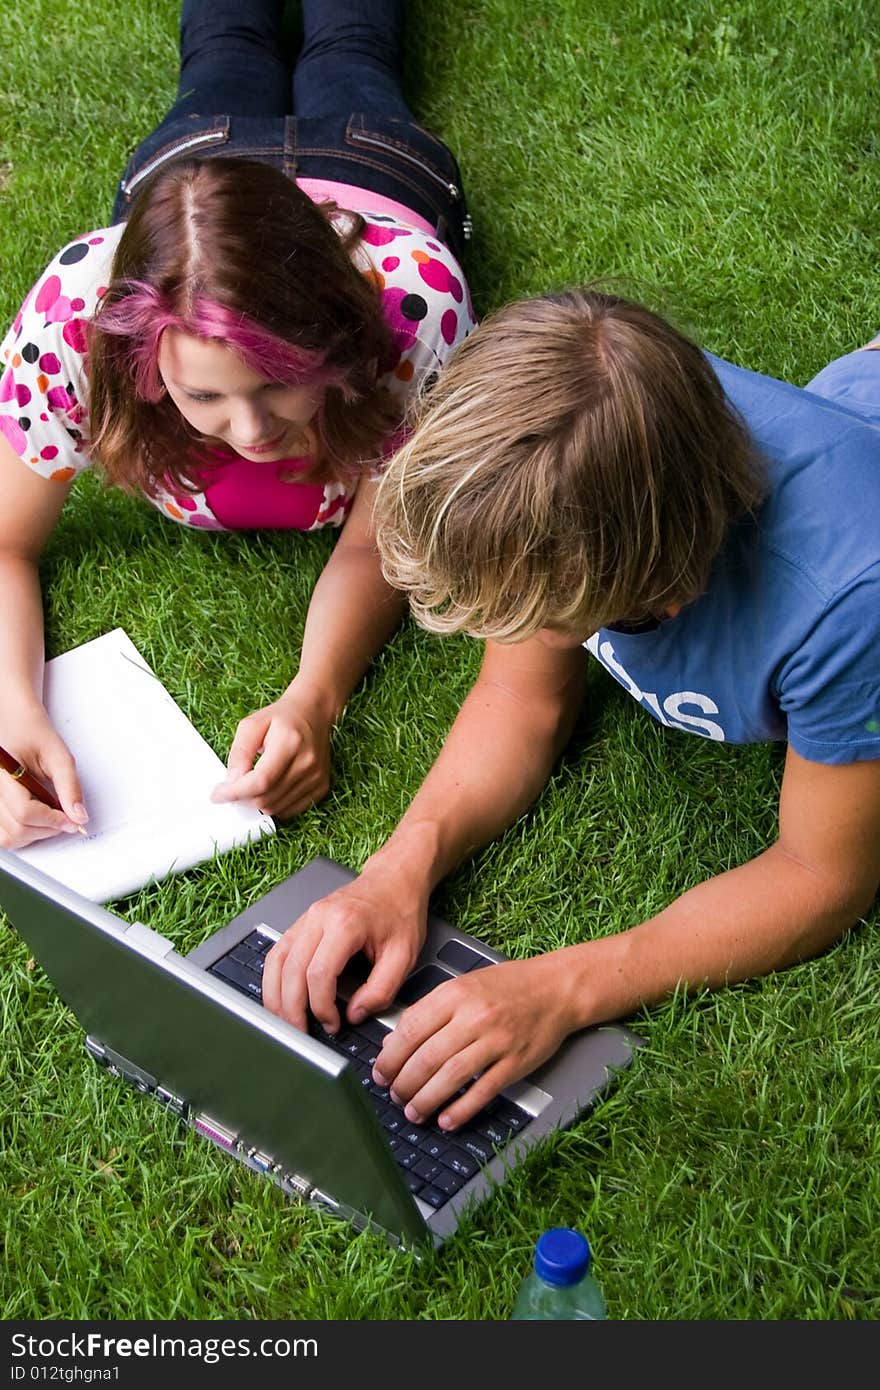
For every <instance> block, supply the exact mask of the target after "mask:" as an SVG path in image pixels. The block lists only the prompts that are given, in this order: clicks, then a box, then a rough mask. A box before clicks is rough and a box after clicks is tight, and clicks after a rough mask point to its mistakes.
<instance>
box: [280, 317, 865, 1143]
mask: <svg viewBox="0 0 880 1390" xmlns="http://www.w3.org/2000/svg"><path fill="white" fill-rule="evenodd" d="M877 346H880V340H878V342H877V343H875V344H872V347H877ZM377 506H378V513H379V517H380V522H379V528H378V541H379V548H380V550H381V552H382V556H383V560H384V567H385V574H386V576H387V577H388V579H389V580H390V581H391V582H392V583H393V584H395V585H396V586H398V587H400V588H402V589H404V590H406V591H408V593H409V596H410V603H411V606H412V609H413V612H414V613H415V616H416V618H417V619H418V620H419V621H420V622H421V623H422V624H423V626H425V627H426V628H428V629H429V630H430V631H433V632H438V633H450V632H467V633H470V634H471V635H473V636H475V637H482V638H485V639H486V648H485V655H484V659H483V665H482V668H481V671H480V675H479V677H478V679H477V681H476V684H475V686H474V688H473V690H472V691H471V692H470V694H469V695H468V697H467V699H466V700H465V702H464V705H463V706H462V709H461V711H460V712H459V714H458V716H457V718H456V720H455V723H454V725H453V727H452V730H451V732H450V734H449V736H448V738H447V740H446V743H445V745H444V748H443V750H442V752H441V753H440V756H439V757H438V759H437V761H436V763H435V765H434V767H433V768H432V769H431V771H430V773H429V774H428V776H427V778H426V780H425V782H424V783H423V785H422V787H421V789H420V790H419V792H418V794H417V795H416V797H415V799H414V801H413V803H412V805H411V806H410V807H409V809H408V810H407V812H406V814H405V815H404V817H403V819H402V820H401V822H400V824H399V825H398V827H397V829H396V830H395V831H394V833H393V834H392V835H391V837H390V839H389V840H388V842H387V843H386V844H385V845H384V846H383V847H382V848H380V849H379V850H378V851H377V853H375V854H374V855H373V856H372V857H371V858H370V859H369V860H368V861H367V863H366V864H365V866H364V868H363V871H362V873H361V875H360V877H359V878H358V879H357V880H355V881H354V882H353V883H352V884H351V885H349V886H346V887H345V888H342V889H341V890H339V891H338V892H336V893H334V894H332V895H330V896H329V897H327V898H325V899H324V900H323V901H322V902H321V903H318V904H316V905H315V906H314V907H312V908H311V909H310V911H309V912H308V913H307V914H306V915H305V916H304V917H302V918H301V919H300V920H299V921H298V922H297V923H295V924H294V926H293V927H292V928H291V929H290V931H288V932H287V933H286V935H285V936H284V937H283V938H282V939H281V941H280V942H279V944H278V945H277V946H276V947H275V948H274V949H273V951H272V952H271V953H270V955H269V957H268V961H267V964H266V968H265V974H264V980H263V997H264V1000H265V1002H266V1003H267V1005H268V1006H269V1007H270V1008H271V1009H273V1010H275V1011H276V1012H279V1013H281V1014H283V1015H284V1016H285V1017H287V1018H288V1019H290V1020H292V1021H293V1022H294V1023H296V1024H299V1025H300V1026H302V1025H303V1024H304V1022H305V1010H306V1006H307V1005H310V1006H311V1008H312V1010H313V1011H314V1013H315V1014H316V1015H317V1017H318V1019H319V1020H320V1021H321V1022H322V1023H323V1024H324V1026H325V1027H326V1028H330V1029H335V1028H336V1027H338V1025H339V1017H338V1013H337V1009H336V1006H335V1002H334V994H335V990H334V985H335V981H336V978H337V976H338V975H339V972H340V970H341V969H342V968H343V966H344V964H345V962H346V961H347V960H348V958H349V957H350V956H352V955H353V954H354V953H355V952H356V951H359V950H361V951H364V952H365V953H366V955H367V956H368V957H369V958H370V960H371V961H372V962H373V968H372V971H371V973H370V975H369V977H368V979H367V980H366V982H365V983H364V984H363V985H362V986H361V988H360V989H359V990H358V991H357V992H356V993H355V994H354V995H353V997H352V999H351V1001H350V1003H349V1005H348V1017H349V1019H350V1020H351V1021H352V1022H353V1023H356V1022H358V1021H360V1020H361V1019H362V1018H363V1017H364V1016H365V1015H366V1014H369V1013H372V1012H375V1011H376V1010H378V1009H380V1008H382V1007H383V1006H384V1005H386V1004H387V1003H388V1002H389V1001H390V1000H391V998H392V997H393V995H394V994H395V991H396V989H397V987H398V986H399V984H400V981H401V979H402V978H403V977H404V975H405V974H406V973H407V971H408V970H409V969H410V968H411V967H412V964H413V962H414V960H415V958H416V954H417V952H418V950H419V947H420V945H421V943H422V940H423V938H424V933H425V915H426V909H427V904H428V896H429V894H430V892H431V890H432V889H433V888H434V886H435V885H436V884H437V882H438V881H439V880H440V879H441V878H442V876H443V875H444V874H446V873H448V872H449V871H450V870H451V869H452V868H453V867H454V866H455V865H456V864H458V863H459V861H460V860H461V859H462V858H463V857H464V856H465V855H467V854H469V853H471V852H472V851H473V850H474V849H475V848H476V847H477V846H479V845H482V844H484V843H485V842H486V841H488V840H490V839H491V838H493V837H494V836H496V835H498V834H500V832H501V831H502V830H504V829H505V828H506V827H507V826H509V825H510V824H511V823H512V822H513V821H514V820H515V819H516V818H517V817H518V816H520V815H521V814H522V812H523V811H524V810H525V809H526V807H527V806H528V805H529V804H530V802H531V801H532V800H533V799H534V798H535V796H537V794H538V792H539V791H540V790H541V788H542V787H543V785H544V783H545V781H546V779H547V776H548V774H549V772H550V770H551V768H552V766H553V764H554V762H555V760H556V758H557V757H558V755H559V753H560V751H561V750H562V748H563V747H564V745H565V743H566V740H567V739H568V737H569V734H570V731H571V729H572V726H573V724H574V721H575V719H576V718H577V715H578V713H579V711H580V708H581V703H582V699H583V691H584V666H585V662H586V652H585V650H584V649H585V648H586V649H587V650H588V651H589V652H590V653H592V655H593V656H594V657H596V658H597V659H598V660H599V661H600V662H601V664H602V665H603V666H605V667H606V669H607V670H608V671H609V672H610V673H611V675H612V676H614V677H615V679H616V680H618V681H619V682H620V683H621V684H622V685H623V686H624V688H625V689H626V690H627V691H628V692H629V693H630V694H631V695H632V696H633V697H634V698H635V699H636V700H638V701H639V702H640V703H641V704H642V705H643V706H644V707H645V709H646V710H647V711H648V712H649V713H650V714H651V715H653V717H654V718H655V719H658V720H659V721H660V722H661V723H663V724H665V725H666V726H668V727H670V728H674V729H680V730H681V731H682V732H684V733H690V734H697V735H699V736H701V737H703V738H709V739H714V740H718V741H727V742H733V743H752V742H759V741H763V740H778V741H781V742H786V743H787V753H786V762H785V771H784V775H783V780H782V789H781V795H780V800H779V823H778V824H779V830H778V836H777V838H776V840H775V841H774V843H773V844H772V845H769V846H768V847H767V849H766V850H764V852H763V853H761V854H759V855H758V856H757V857H756V858H754V859H752V860H751V861H749V862H748V863H745V864H742V865H740V866H739V867H737V868H734V869H732V870H730V871H729V872H726V873H723V874H719V875H718V876H717V877H715V878H712V879H711V880H709V881H707V882H704V883H697V884H695V885H694V886H693V887H691V888H690V889H689V890H688V891H687V892H685V893H684V894H683V895H682V896H681V897H679V898H678V899H677V900H676V901H674V902H672V903H670V904H669V905H668V906H667V907H665V908H664V909H663V911H661V912H660V913H658V914H657V915H656V916H654V917H652V918H650V919H649V920H647V921H643V922H639V923H636V924H634V925H633V926H632V927H630V928H629V929H628V930H626V931H624V932H621V933H619V934H617V935H614V936H610V937H605V938H602V939H597V940H592V941H585V942H583V943H582V944H579V945H575V946H568V947H566V948H564V949H562V950H557V951H552V952H549V953H547V954H544V955H539V956H536V957H533V958H531V959H528V960H520V961H511V962H509V963H505V964H502V965H498V966H495V967H493V968H491V969H489V970H478V971H474V972H473V973H472V974H470V975H464V976H461V977H459V978H457V979H456V980H454V981H450V982H447V983H445V984H442V985H441V986H439V988H437V989H435V990H434V991H433V992H432V993H431V994H429V995H428V996H426V997H425V998H423V999H421V1000H420V1001H419V1002H418V1003H416V1004H414V1005H413V1006H412V1007H411V1008H409V1009H407V1010H406V1012H405V1013H404V1015H403V1017H402V1019H401V1021H400V1023H399V1025H398V1027H397V1028H396V1029H395V1031H394V1032H393V1033H392V1034H390V1035H389V1036H388V1038H387V1039H386V1041H385V1043H384V1045H383V1048H382V1051H381V1053H380V1055H379V1058H378V1061H377V1063H376V1067H375V1072H374V1076H375V1079H376V1081H377V1082H378V1083H379V1084H380V1085H390V1086H391V1088H392V1089H393V1093H394V1095H395V1096H396V1097H397V1098H398V1099H399V1100H400V1101H402V1102H404V1103H405V1105H406V1114H407V1116H408V1118H409V1119H411V1120H413V1121H419V1120H424V1119H426V1118H427V1117H428V1116H431V1115H433V1114H434V1113H435V1112H438V1111H439V1115H438V1119H439V1123H440V1124H441V1125H442V1126H445V1127H447V1128H454V1127H455V1126H457V1125H460V1124H462V1123H463V1122H464V1121H466V1120H468V1119H469V1118H470V1117H471V1116H472V1115H473V1114H474V1113H475V1112H476V1111H477V1110H478V1109H480V1108H481V1107H482V1106H483V1105H484V1104H485V1103H486V1102H487V1101H488V1100H489V1098H490V1097H491V1096H492V1095H493V1094H494V1093H495V1092H497V1091H498V1090H499V1089H500V1088H501V1087H503V1086H505V1085H507V1084H509V1083H510V1082H511V1081H513V1080H514V1079H516V1078H518V1077H521V1076H523V1075H525V1074H526V1073H528V1072H530V1071H531V1070H533V1069H534V1068H535V1067H536V1066H538V1065H539V1064H540V1063H541V1062H542V1061H544V1060H545V1059H546V1058H547V1057H548V1056H550V1055H551V1054H552V1053H553V1052H554V1051H555V1050H556V1049H557V1048H558V1046H559V1045H560V1043H561V1042H562V1041H563V1039H564V1038H565V1037H566V1036H568V1034H570V1033H572V1032H574V1031H575V1030H577V1029H580V1028H584V1027H587V1026H588V1025H591V1024H598V1023H602V1022H603V1021H606V1020H610V1019H616V1018H620V1017H623V1016H626V1015H629V1014H631V1013H632V1012H633V1011H634V1010H636V1009H638V1008H639V1007H640V1006H641V1005H645V1004H651V1003H653V1002H656V1001H659V1000H660V999H662V998H664V997H665V996H667V995H669V994H670V993H671V992H673V991H674V990H676V989H677V988H679V987H685V988H688V987H692V988H698V987H702V986H710V987H714V986H721V985H724V984H726V983H730V982H734V981H738V980H743V979H746V978H747V977H750V976H753V975H759V974H762V973H764V972H767V971H771V970H774V969H777V968H780V967H783V966H786V965H788V964H791V963H793V962H795V961H799V960H803V959H804V958H806V957H809V956H811V955H813V954H815V953H816V952H819V951H821V950H823V949H824V948H825V947H827V946H829V945H830V944H831V943H832V942H833V941H835V940H836V939H837V938H838V937H840V936H841V935H842V934H843V933H844V932H845V931H846V929H847V928H848V927H850V926H852V925H853V924H854V923H855V922H856V920H857V919H858V918H859V917H860V916H862V915H863V914H864V913H865V912H866V911H867V910H868V908H869V906H870V904H871V900H872V898H873V896H874V893H875V891H876V889H877V884H878V880H880V351H869V350H867V351H866V350H863V351H856V352H852V353H850V354H849V355H848V356H846V357H843V358H840V359H838V360H837V361H835V362H833V363H832V364H831V365H830V366H828V367H826V368H825V369H824V370H823V371H822V372H820V374H819V375H818V377H816V379H815V380H814V381H812V382H811V383H810V385H809V387H807V388H806V389H803V390H802V389H799V388H798V387H796V386H792V385H789V384H787V383H785V382H782V381H776V380H773V379H772V378H769V377H764V376H759V375H758V374H757V373H755V372H749V371H744V370H742V369H741V368H739V367H735V366H732V365H731V364H730V363H728V362H724V361H721V360H719V359H718V358H715V357H712V356H709V355H707V354H704V353H703V352H701V351H700V350H699V349H698V348H697V347H696V346H695V345H694V344H693V343H691V342H690V341H688V340H687V339H686V338H685V337H683V336H682V335H681V334H680V333H678V332H677V331H676V330H675V329H673V328H672V327H670V326H669V325H668V324H667V323H666V322H664V321H663V320H662V319H661V318H659V317H657V316H656V315H655V314H653V313H651V312H649V311H648V310H647V309H645V308H642V307H640V306H638V305H635V304H631V303H628V302H625V301H623V300H620V299H616V298H611V297H607V296H604V295H602V294H598V293H593V292H590V291H573V292H570V293H565V294H560V295H558V296H552V297H547V298H540V299H536V300H533V301H530V302H525V303H519V304H513V305H511V306H510V307H508V308H506V309H504V310H502V311H501V312H499V313H497V314H495V315H494V316H493V317H492V318H490V319H488V320H486V321H485V322H484V323H483V324H482V325H481V327H480V328H478V329H477V330H476V332H475V333H474V334H473V335H472V336H471V337H470V338H469V339H468V341H467V342H466V343H465V344H464V345H463V346H462V348H461V349H460V350H459V351H458V353H457V354H456V357H455V360H454V361H453V362H452V363H451V364H450V366H449V367H448V368H447V370H446V371H445V372H444V374H443V375H442V377H441V378H440V381H439V383H438V384H437V386H436V387H435V388H434V389H433V391H432V392H431V393H430V395H429V397H428V399H427V403H426V409H425V411H424V414H423V416H422V418H421V419H420V421H419V423H418V426H417V428H416V430H415V433H414V435H413V437H412V438H411V439H410V441H409V442H408V443H407V444H406V446H405V447H404V448H403V449H402V450H401V451H400V452H399V453H398V454H397V456H396V457H395V459H394V460H393V462H392V463H391V465H390V466H389V469H388V471H387V472H386V474H385V475H384V478H383V480H382V483H381V485H380V489H379V497H378V503H377ZM473 1078H476V1079H473ZM468 1083H472V1084H468ZM463 1086H464V1087H466V1088H467V1089H466V1090H465V1092H464V1094H463V1095H461V1096H460V1097H456V1093H457V1092H458V1091H459V1090H460V1088H462V1087H463ZM451 1098H454V1099H452V1100H451V1103H450V1099H451Z"/></svg>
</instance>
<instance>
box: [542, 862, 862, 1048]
mask: <svg viewBox="0 0 880 1390" xmlns="http://www.w3.org/2000/svg"><path fill="white" fill-rule="evenodd" d="M860 910H861V909H860V907H859V906H858V905H857V904H855V902H850V901H848V900H847V899H846V898H841V897H840V896H839V895H838V894H836V893H835V892H834V890H833V887H832V886H831V885H829V884H828V883H827V882H823V881H821V880H817V878H816V876H815V875H814V874H813V873H811V872H810V871H809V870H808V869H806V868H805V867H804V866H803V865H802V864H799V863H797V862H795V861H793V860H791V859H788V858H787V857H786V855H785V854H784V853H783V851H782V850H781V848H780V846H779V845H778V844H777V845H774V846H772V847H771V848H770V849H768V850H766V851H765V852H764V853H763V854H760V855H758V857H757V858H756V859H752V860H750V861H749V863H747V864H743V865H741V866H740V867H739V868H736V869H731V870H729V871H728V872H727V873H724V874H719V875H718V877H717V878H712V879H708V880H706V882H704V883H700V884H697V885H696V886H695V887H694V888H691V889H689V890H688V891H687V892H686V893H684V894H682V896H681V897H680V898H677V899H676V900H675V902H673V903H670V905H669V907H667V908H664V910H663V911H662V912H659V913H658V914H657V916H656V917H652V918H650V919H649V920H648V921H646V922H642V923H640V925H638V926H636V927H631V928H630V929H629V930H628V931H625V932H620V933H618V934H617V935H615V936H609V937H603V938H600V939H597V940H594V941H590V942H586V943H584V944H583V945H578V946H570V947H566V948H565V949H564V950H563V951H560V952H557V953H555V954H556V955H558V956H559V957H560V961H559V970H560V980H563V979H567V980H569V981H570V982H571V990H572V994H573V1007H574V1013H575V1016H576V1018H577V1026H578V1027H586V1026H588V1025H590V1024H595V1023H602V1022H606V1021H607V1020H609V1019H613V1018H625V1017H627V1016H628V1015H630V1014H632V1013H633V1012H634V1011H635V1010H636V1009H638V1008H640V1007H641V1006H642V1005H647V1004H654V1003H657V1002H659V1001H660V1000H661V999H665V998H667V997H668V996H669V995H671V994H672V993H673V992H674V991H675V989H676V988H678V987H681V988H683V989H685V990H693V989H698V988H700V987H703V986H705V987H708V988H717V987H720V986H723V985H726V984H734V983H735V982H737V981H739V980H746V979H750V978H752V977H753V976H757V975H765V974H767V973H768V972H770V971H771V970H777V969H781V968H782V967H784V966H786V965H791V964H793V963H794V962H796V961H799V960H806V959H808V958H809V957H810V956H813V955H816V954H817V953H818V952H819V951H822V950H824V949H825V948H826V947H827V946H829V945H830V944H831V943H832V942H833V941H836V940H837V939H838V937H840V936H841V935H842V934H843V933H844V932H845V931H846V930H847V929H848V928H849V927H851V926H852V925H853V923H854V922H855V921H856V920H857V918H858V916H859V913H860ZM563 957H564V958H565V959H562V958H563Z"/></svg>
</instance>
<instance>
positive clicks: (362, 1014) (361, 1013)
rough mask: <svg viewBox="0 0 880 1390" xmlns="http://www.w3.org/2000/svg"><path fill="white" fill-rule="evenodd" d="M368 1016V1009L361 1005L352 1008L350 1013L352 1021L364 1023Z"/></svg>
mask: <svg viewBox="0 0 880 1390" xmlns="http://www.w3.org/2000/svg"><path fill="white" fill-rule="evenodd" d="M366 1016H367V1011H366V1009H362V1008H360V1007H358V1008H356V1009H352V1011H351V1013H350V1014H349V1018H350V1019H351V1021H352V1023H363V1021H364V1019H365V1018H366Z"/></svg>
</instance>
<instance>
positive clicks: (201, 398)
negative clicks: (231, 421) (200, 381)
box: [186, 391, 217, 402]
mask: <svg viewBox="0 0 880 1390" xmlns="http://www.w3.org/2000/svg"><path fill="white" fill-rule="evenodd" d="M186 398H187V400H188V401H198V402H207V401H216V399H217V395H216V393H215V392H213V391H200V392H198V393H197V392H195V391H187V393H186Z"/></svg>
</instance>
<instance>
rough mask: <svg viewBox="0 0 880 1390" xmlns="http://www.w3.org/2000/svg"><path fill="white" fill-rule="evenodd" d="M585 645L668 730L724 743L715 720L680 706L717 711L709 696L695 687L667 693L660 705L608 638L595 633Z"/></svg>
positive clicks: (720, 730) (722, 733)
mask: <svg viewBox="0 0 880 1390" xmlns="http://www.w3.org/2000/svg"><path fill="white" fill-rule="evenodd" d="M584 646H585V647H586V649H587V651H588V652H590V653H592V655H593V656H594V657H595V658H596V660H597V661H601V663H602V665H603V666H605V667H606V668H607V670H609V671H610V672H611V674H612V676H614V677H615V679H616V680H618V681H619V682H620V684H621V685H622V686H623V688H624V690H626V691H627V692H628V693H629V694H630V695H632V697H633V699H634V700H638V702H639V704H642V705H645V706H646V707H647V708H648V709H649V710H650V711H651V713H652V714H653V716H654V718H655V719H658V720H659V721H660V723H661V724H665V725H666V727H667V728H669V729H681V730H683V731H684V733H687V734H700V735H701V737H703V738H712V739H715V741H716V742H717V743H723V742H724V730H723V728H722V727H721V725H720V724H716V722H715V720H714V719H701V718H700V716H699V715H696V714H686V713H685V712H684V709H683V708H682V707H683V706H685V705H694V706H696V708H697V709H698V710H700V711H702V713H703V714H718V706H717V705H716V703H715V701H714V700H713V699H712V698H711V696H709V695H701V694H700V693H699V691H696V690H676V691H673V693H672V694H671V695H667V696H666V697H665V698H664V700H663V702H662V705H661V702H660V699H659V697H658V696H657V695H656V694H655V693H654V691H652V690H642V689H640V687H639V685H638V684H637V682H636V681H634V680H633V678H632V676H631V675H630V674H629V672H628V671H627V669H626V667H624V666H622V665H621V664H620V662H619V661H618V659H617V656H616V654H615V651H614V647H613V646H612V645H611V643H610V642H609V641H608V640H607V638H606V639H605V641H604V642H600V641H599V634H598V632H594V633H593V635H592V637H588V638H587V640H586V642H585V643H584Z"/></svg>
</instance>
